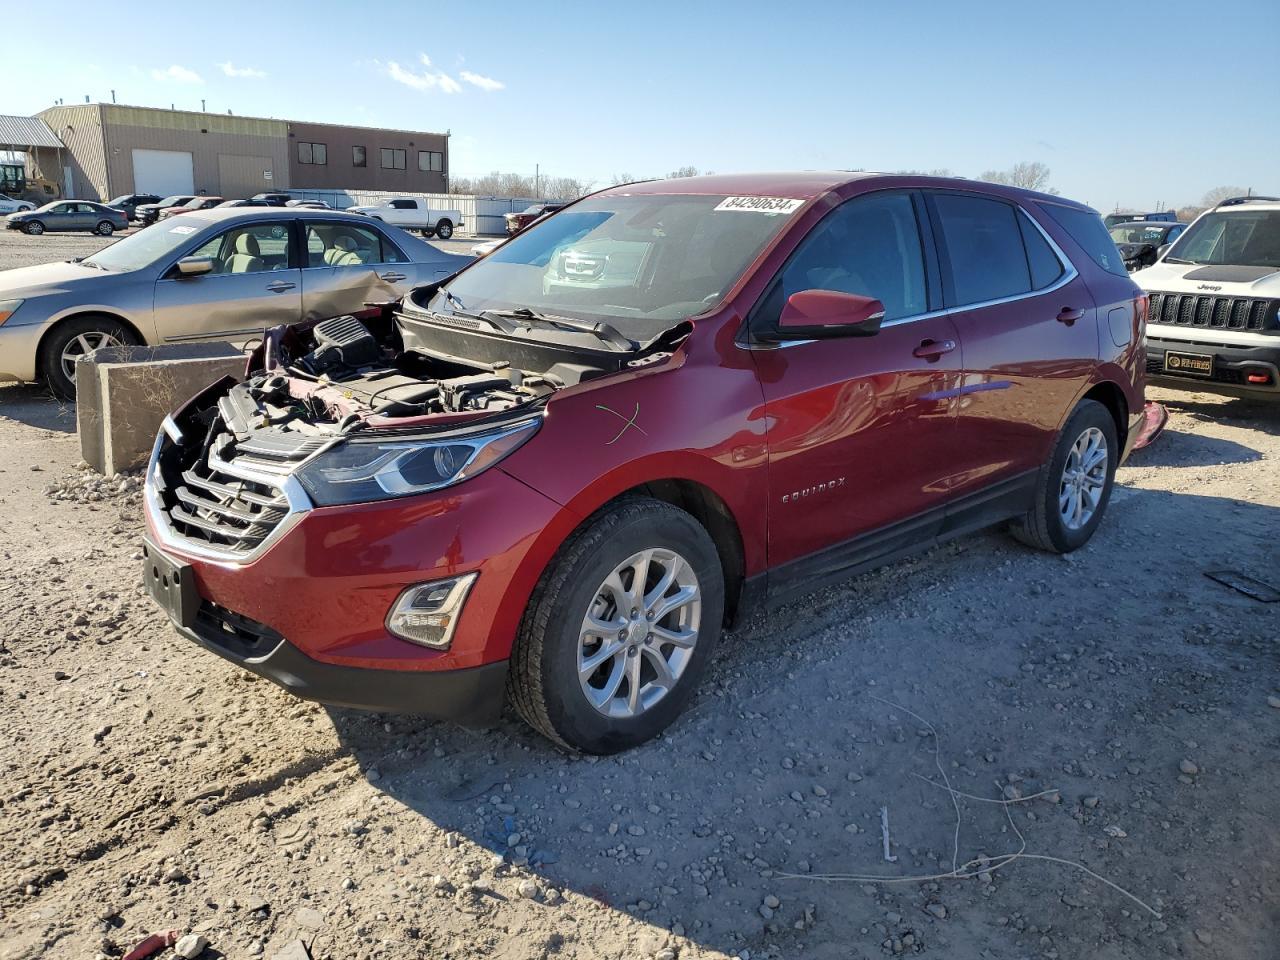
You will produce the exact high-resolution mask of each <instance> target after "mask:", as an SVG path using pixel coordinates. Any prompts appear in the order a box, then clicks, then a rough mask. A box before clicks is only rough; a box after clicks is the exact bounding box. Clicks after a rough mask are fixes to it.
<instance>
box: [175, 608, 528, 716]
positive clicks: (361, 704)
mask: <svg viewBox="0 0 1280 960" xmlns="http://www.w3.org/2000/svg"><path fill="white" fill-rule="evenodd" d="M174 629H175V630H177V631H178V632H179V633H180V634H182V635H183V636H184V637H186V638H187V639H188V640H191V641H192V642H194V643H197V644H199V645H200V646H202V647H204V648H205V649H206V650H209V651H211V652H212V653H216V654H217V655H218V656H220V657H222V658H223V659H225V660H229V661H231V662H232V663H234V664H235V665H236V666H238V667H242V668H243V669H245V670H248V671H249V672H250V673H254V674H257V675H258V676H259V677H262V678H263V679H264V680H270V681H271V682H272V683H275V684H278V685H279V686H281V687H283V688H284V689H286V690H288V691H289V692H290V693H292V694H293V695H294V696H296V697H301V698H302V699H304V700H314V701H316V702H317V703H325V704H329V705H331V706H336V707H350V708H352V709H356V710H375V711H378V712H380V713H412V714H417V715H420V716H424V717H433V718H435V719H438V720H452V721H454V722H457V723H462V724H467V725H469V726H487V725H490V724H492V723H494V722H495V721H496V720H497V719H498V717H499V716H500V715H501V713H502V704H503V697H504V694H505V690H506V682H507V661H506V660H501V661H498V662H497V663H488V664H485V665H483V666H479V667H471V668H468V669H462V670H446V671H439V672H429V671H421V670H414V671H404V670H377V669H370V668H366V667H351V666H343V665H340V664H333V663H324V662H322V661H320V660H316V659H314V658H312V657H309V656H307V655H306V654H305V653H303V652H302V651H301V650H299V649H298V648H297V647H295V646H294V645H293V644H291V643H290V642H289V641H288V640H283V639H281V640H279V641H278V642H275V645H274V646H271V645H270V641H269V642H268V643H267V644H266V646H267V647H268V649H267V651H266V652H265V653H258V652H257V651H254V652H253V653H251V654H250V655H248V656H246V655H243V653H240V652H237V651H235V650H232V649H230V647H229V645H228V644H226V643H224V642H223V641H222V640H221V639H220V637H219V636H218V631H216V630H213V629H211V628H209V627H207V626H205V625H203V624H202V622H201V621H199V620H197V622H196V624H195V625H194V626H192V627H190V628H188V627H183V626H180V625H178V624H176V623H175V624H174Z"/></svg>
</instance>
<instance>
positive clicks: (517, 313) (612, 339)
mask: <svg viewBox="0 0 1280 960" xmlns="http://www.w3.org/2000/svg"><path fill="white" fill-rule="evenodd" d="M482 312H483V313H484V315H485V316H490V315H492V316H497V317H514V318H515V319H517V320H523V321H524V322H525V323H545V324H547V325H549V326H553V327H560V328H561V329H563V330H575V331H578V332H580V333H589V334H592V335H593V336H594V337H596V339H598V340H600V341H602V342H604V343H607V344H610V345H611V346H614V347H617V348H618V349H619V350H623V351H626V352H628V353H630V352H631V351H632V350H634V349H635V348H636V344H635V343H634V341H632V340H629V339H627V338H626V337H624V336H623V335H622V334H621V333H620V332H619V331H618V328H617V327H615V326H613V325H612V324H609V323H606V322H605V321H603V320H578V319H576V318H574V317H562V316H559V315H557V314H551V313H538V312H537V311H536V310H530V309H529V308H528V307H517V308H516V309H515V310H484V311H482Z"/></svg>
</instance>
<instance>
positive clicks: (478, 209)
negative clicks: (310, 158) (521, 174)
mask: <svg viewBox="0 0 1280 960" xmlns="http://www.w3.org/2000/svg"><path fill="white" fill-rule="evenodd" d="M288 192H289V193H290V194H292V195H293V196H295V197H297V198H298V199H299V200H323V201H324V202H325V203H327V204H329V206H331V207H333V208H334V209H335V210H345V209H346V208H347V207H363V206H369V205H372V204H376V203H381V202H382V201H384V200H390V199H391V198H392V197H422V198H424V199H426V200H429V201H430V202H431V203H432V204H433V205H434V206H437V207H443V208H445V209H456V210H461V211H462V222H463V227H462V229H461V230H459V231H458V232H459V233H467V234H479V235H481V236H484V235H491V236H500V235H501V234H504V233H506V232H507V223H506V221H505V220H504V219H503V214H507V213H515V212H518V211H520V210H523V209H524V208H525V207H527V206H529V204H531V203H542V202H543V201H541V200H537V199H534V198H532V197H473V196H467V195H464V194H455V193H389V192H386V191H380V190H290V191H288Z"/></svg>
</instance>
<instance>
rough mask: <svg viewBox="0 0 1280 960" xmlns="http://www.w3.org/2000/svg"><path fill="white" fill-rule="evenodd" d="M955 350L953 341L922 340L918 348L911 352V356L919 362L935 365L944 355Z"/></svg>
mask: <svg viewBox="0 0 1280 960" xmlns="http://www.w3.org/2000/svg"><path fill="white" fill-rule="evenodd" d="M955 348H956V342H955V341H954V340H924V341H922V342H921V344H920V346H918V347H916V348H915V349H914V350H912V351H911V355H912V356H913V357H917V358H919V359H920V360H928V361H929V362H930V363H935V362H936V361H938V360H939V359H941V357H942V355H943V354H944V353H950V352H951V351H952V350H954V349H955Z"/></svg>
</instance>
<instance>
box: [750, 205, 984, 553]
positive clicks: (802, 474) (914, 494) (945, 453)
mask: <svg viewBox="0 0 1280 960" xmlns="http://www.w3.org/2000/svg"><path fill="white" fill-rule="evenodd" d="M922 216H923V208H922V206H921V203H920V201H919V197H918V195H917V194H914V193H912V192H907V191H888V192H881V193H874V194H869V195H863V196H859V197H855V198H853V199H851V200H848V201H846V202H845V203H844V204H842V205H841V206H840V207H838V208H836V209H835V210H834V211H832V212H831V213H829V214H828V215H827V216H826V217H824V218H823V219H822V220H821V221H819V223H818V224H817V225H816V226H814V228H813V229H812V230H811V231H810V232H809V234H808V235H807V236H806V237H805V239H804V240H803V241H801V243H800V245H799V246H798V247H797V249H796V250H795V252H794V253H793V254H792V255H791V257H790V258H789V259H788V261H787V264H786V265H785V266H784V267H783V268H782V270H781V271H780V272H779V274H778V276H777V278H775V280H774V283H773V285H772V286H771V288H770V290H769V292H768V293H767V294H766V295H765V297H764V298H763V299H762V301H761V303H760V304H759V305H758V306H757V308H756V310H755V311H753V314H752V317H751V319H750V328H751V330H752V332H753V334H756V333H758V332H761V331H767V330H769V329H771V328H772V327H774V326H776V323H777V319H778V316H779V314H780V312H781V310H782V306H783V304H784V303H785V302H786V299H787V298H788V297H789V296H790V295H791V294H793V293H796V292H797V291H800V290H808V289H826V290H837V291H841V292H844V293H857V294H862V295H864V296H871V297H875V298H876V299H878V300H880V301H881V302H882V303H884V305H885V320H884V322H883V324H882V326H881V329H880V331H879V332H878V333H877V334H875V335H874V336H868V337H844V338H840V339H823V340H814V341H808V342H803V341H801V342H791V343H783V344H781V345H778V346H774V347H771V348H770V347H767V346H763V345H761V346H756V347H754V348H753V350H752V356H753V358H754V359H755V362H756V367H757V370H758V371H759V376H760V381H761V387H762V389H763V391H764V397H765V408H766V411H767V415H768V423H769V427H768V434H767V438H768V444H769V452H768V457H769V486H770V496H769V564H770V566H771V567H778V566H779V565H782V564H787V563H790V562H791V561H800V563H799V564H798V565H797V566H793V567H791V568H790V570H791V573H792V574H794V575H796V576H801V577H802V576H814V577H817V576H821V575H823V574H825V573H831V572H832V571H833V570H834V569H838V568H839V567H841V566H848V565H849V564H850V562H851V558H852V557H854V556H857V558H858V559H859V560H861V559H869V558H870V557H869V556H865V555H863V554H865V552H866V551H864V550H863V548H862V547H860V546H858V545H857V544H854V543H853V542H852V541H853V540H854V538H860V537H863V536H864V535H867V534H871V533H873V532H875V531H878V530H881V528H886V527H889V526H890V525H895V527H894V529H893V530H892V531H887V532H886V533H887V534H888V536H887V538H886V536H884V535H881V536H875V537H870V538H867V539H865V540H862V541H861V543H863V544H867V547H866V550H869V551H870V552H871V553H873V554H875V553H877V552H878V553H879V554H887V553H889V552H892V550H893V549H894V548H895V547H896V546H903V545H905V544H906V543H907V542H914V541H918V540H924V539H928V538H929V537H930V536H932V535H933V533H934V532H935V530H936V529H937V526H938V525H939V524H940V520H939V519H938V517H937V516H933V515H926V516H924V517H922V518H920V522H919V523H914V524H905V525H902V524H897V521H903V520H907V519H908V518H912V517H917V516H919V515H921V514H925V513H926V512H927V511H929V510H930V508H933V507H939V506H941V505H942V504H943V502H944V501H945V497H946V485H945V479H946V476H947V473H948V471H949V470H950V464H951V462H952V460H953V458H954V456H955V450H954V448H955V419H954V414H955V409H954V401H953V400H952V399H951V396H952V395H953V394H954V391H955V388H956V387H957V386H958V382H959V378H960V369H961V355H962V354H961V349H960V337H959V335H958V334H957V332H956V329H955V326H954V325H953V324H952V322H951V320H950V319H949V318H948V317H947V316H945V315H943V314H942V313H940V311H939V310H938V308H939V307H940V305H941V304H940V285H939V284H938V283H937V282H936V279H937V278H936V267H935V264H934V260H933V252H932V245H931V243H930V241H929V239H928V228H927V223H925V222H924V221H923V220H922ZM819 551H823V552H822V553H821V554H819V553H818V552H819ZM798 571H804V572H803V573H800V572H798Z"/></svg>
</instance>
